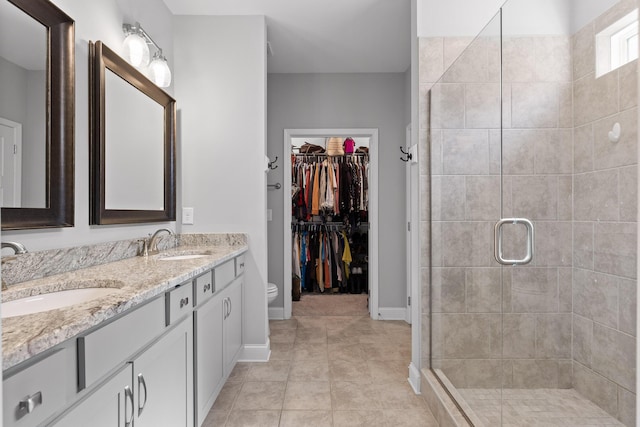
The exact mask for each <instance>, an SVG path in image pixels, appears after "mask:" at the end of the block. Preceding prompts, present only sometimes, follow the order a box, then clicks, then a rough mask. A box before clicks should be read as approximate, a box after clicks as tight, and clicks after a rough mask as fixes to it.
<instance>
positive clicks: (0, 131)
mask: <svg viewBox="0 0 640 427" xmlns="http://www.w3.org/2000/svg"><path fill="white" fill-rule="evenodd" d="M46 93H47V27H45V26H44V25H42V24H41V23H40V22H38V21H36V20H34V19H33V18H32V17H30V16H29V15H27V14H26V13H25V12H24V11H22V10H20V9H19V8H17V7H16V6H15V5H13V4H11V3H9V2H7V1H3V2H0V162H1V168H0V206H2V207H15V208H19V207H28V208H45V207H47V195H46V170H47V165H46V158H47V146H46V143H47V134H46V119H47V117H46V115H47V110H46V108H47V98H46Z"/></svg>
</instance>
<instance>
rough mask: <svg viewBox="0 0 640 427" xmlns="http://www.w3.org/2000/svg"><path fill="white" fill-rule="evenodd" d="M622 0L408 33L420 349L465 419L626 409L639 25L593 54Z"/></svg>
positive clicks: (481, 421) (571, 421)
mask: <svg viewBox="0 0 640 427" xmlns="http://www.w3.org/2000/svg"><path fill="white" fill-rule="evenodd" d="M630 16H631V17H635V20H636V22H637V3H636V1H635V0H633V1H627V0H620V1H615V0H608V1H607V0H601V1H599V2H582V1H572V0H554V1H539V0H509V1H508V2H507V3H505V5H504V6H503V7H502V8H501V9H500V11H499V12H498V14H497V15H496V16H495V17H494V18H493V19H492V20H491V22H489V23H488V24H487V26H486V27H485V28H484V30H483V31H482V32H481V33H480V34H479V35H478V36H476V37H475V38H473V39H471V38H469V37H464V36H461V37H429V38H422V39H420V50H421V55H420V58H421V63H420V76H421V82H420V83H421V88H422V105H421V117H422V118H423V123H421V134H422V137H423V141H422V144H423V145H422V147H421V148H424V149H423V150H422V151H421V153H424V154H423V155H422V156H421V161H422V162H423V164H422V165H421V174H422V175H423V180H422V182H423V183H427V184H426V188H425V189H424V191H423V193H422V194H423V200H422V203H423V207H424V209H423V210H422V211H423V214H422V215H423V218H422V224H423V229H424V230H423V233H424V235H425V236H426V239H425V241H428V242H429V244H428V245H426V246H427V248H425V250H424V251H423V262H422V266H423V313H424V315H423V316H424V320H423V325H425V326H424V327H423V328H424V329H425V330H426V333H425V334H423V342H422V347H423V367H428V369H430V371H431V373H432V374H433V375H435V377H436V378H437V380H438V382H439V383H440V385H441V386H442V387H443V388H444V389H445V390H446V391H447V394H448V395H449V397H450V398H451V399H452V400H453V401H454V402H455V405H456V406H457V409H458V410H459V411H460V412H461V413H462V414H463V415H462V417H463V419H464V422H466V423H467V424H472V425H485V426H499V425H500V426H516V425H517V426H533V425H558V426H560V425H626V426H635V393H636V389H635V384H636V371H635V366H636V362H635V360H636V287H637V276H636V263H637V261H636V255H637V249H636V248H637V244H636V242H637V187H638V185H637V183H638V178H637V159H638V153H637V145H638V143H637V142H638V137H637V122H638V120H637V118H638V112H637V72H638V71H637V64H636V63H637V60H635V59H634V58H636V57H637V49H638V45H637V29H636V31H635V40H634V39H633V34H632V33H630V32H629V31H627V33H625V34H626V35H624V37H627V40H626V43H627V52H626V53H627V56H628V57H627V58H626V59H627V60H630V61H629V62H628V63H627V64H626V65H622V66H620V67H619V68H615V69H614V70H613V71H609V72H605V73H602V68H601V66H606V65H607V64H604V65H603V63H604V62H606V61H608V60H611V50H614V49H617V47H616V46H617V45H616V46H614V41H611V39H613V38H614V36H613V34H614V33H615V31H617V30H616V28H617V27H615V25H618V26H620V25H622V27H625V25H626V26H628V25H629V24H628V23H627V21H623V22H622V24H617V23H618V22H619V21H621V20H623V19H627V20H629V19H630V18H629V17H630ZM611 28H613V30H612V29H611ZM625 28H626V27H625ZM636 28H637V24H636ZM629 34H632V35H631V36H629ZM603 37H605V38H606V37H608V38H607V39H606V43H609V51H608V53H607V49H606V48H603V46H605V47H606V44H604V42H602V40H603V39H602V38H603ZM615 42H616V43H621V42H620V41H618V40H616V41H615ZM612 46H613V47H612ZM603 52H604V53H603ZM607 54H608V55H609V57H607V58H604V56H606V55H607ZM434 64H435V66H434ZM440 64H442V65H441V69H442V70H445V71H444V72H442V71H439V70H438V66H440ZM596 64H598V66H597V67H596ZM596 68H597V69H596ZM436 77H439V78H436ZM430 80H431V81H430Z"/></svg>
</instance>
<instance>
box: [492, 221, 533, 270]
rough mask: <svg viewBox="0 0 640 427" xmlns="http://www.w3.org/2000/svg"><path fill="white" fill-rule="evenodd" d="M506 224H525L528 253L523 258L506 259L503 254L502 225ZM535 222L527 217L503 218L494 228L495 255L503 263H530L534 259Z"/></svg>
mask: <svg viewBox="0 0 640 427" xmlns="http://www.w3.org/2000/svg"><path fill="white" fill-rule="evenodd" d="M505 224H512V225H516V224H524V226H525V227H526V229H527V253H526V255H525V257H524V258H522V259H505V258H504V257H503V256H502V226H503V225H505ZM533 238H534V236H533V223H532V222H531V221H530V220H528V219H527V218H502V219H501V220H500V221H498V222H497V223H496V225H495V227H494V229H493V239H494V256H495V258H496V261H498V262H499V263H500V264H503V265H524V264H529V263H530V262H531V260H532V259H533Z"/></svg>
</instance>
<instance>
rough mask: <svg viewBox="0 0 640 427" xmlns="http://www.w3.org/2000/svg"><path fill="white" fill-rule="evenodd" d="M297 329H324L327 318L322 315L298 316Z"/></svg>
mask: <svg viewBox="0 0 640 427" xmlns="http://www.w3.org/2000/svg"><path fill="white" fill-rule="evenodd" d="M297 319H298V329H311V330H315V329H326V323H327V319H326V318H325V317H324V316H301V317H298V318H297Z"/></svg>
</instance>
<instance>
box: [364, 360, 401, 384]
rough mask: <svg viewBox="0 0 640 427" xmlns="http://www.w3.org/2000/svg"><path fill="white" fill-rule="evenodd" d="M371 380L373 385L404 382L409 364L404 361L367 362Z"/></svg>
mask: <svg viewBox="0 0 640 427" xmlns="http://www.w3.org/2000/svg"><path fill="white" fill-rule="evenodd" d="M366 364H367V367H368V368H369V373H370V375H371V379H372V381H373V382H375V383H387V382H400V381H406V379H407V377H408V376H409V367H408V365H409V362H408V361H405V360H367V362H366Z"/></svg>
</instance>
